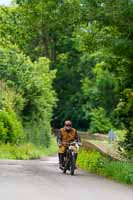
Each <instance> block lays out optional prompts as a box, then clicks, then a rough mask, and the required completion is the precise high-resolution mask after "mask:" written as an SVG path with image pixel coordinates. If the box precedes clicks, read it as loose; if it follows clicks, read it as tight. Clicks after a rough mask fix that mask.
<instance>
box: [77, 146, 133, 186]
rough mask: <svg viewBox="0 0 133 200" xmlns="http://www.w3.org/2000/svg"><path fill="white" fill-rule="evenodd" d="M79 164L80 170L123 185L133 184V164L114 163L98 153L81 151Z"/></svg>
mask: <svg viewBox="0 0 133 200" xmlns="http://www.w3.org/2000/svg"><path fill="white" fill-rule="evenodd" d="M77 164H78V165H79V167H80V168H82V169H84V170H86V171H88V172H91V173H96V174H98V175H102V176H105V177H108V178H110V179H113V180H116V181H118V182H121V183H126V184H133V163H129V162H122V161H113V160H110V159H109V158H106V157H104V156H103V155H101V154H100V153H99V152H97V151H90V150H89V151H88V150H83V149H82V150H80V152H79V155H78V160H77Z"/></svg>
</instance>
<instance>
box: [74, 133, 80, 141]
mask: <svg viewBox="0 0 133 200" xmlns="http://www.w3.org/2000/svg"><path fill="white" fill-rule="evenodd" d="M75 139H76V142H78V143H81V139H80V136H79V135H78V133H77V131H76V138H75Z"/></svg>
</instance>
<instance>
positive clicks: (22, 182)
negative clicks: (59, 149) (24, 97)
mask: <svg viewBox="0 0 133 200" xmlns="http://www.w3.org/2000/svg"><path fill="white" fill-rule="evenodd" d="M0 200H133V187H132V186H126V185H122V184H119V183H116V182H114V181H110V180H107V179H105V178H103V177H99V176H96V175H92V174H88V173H86V172H83V171H81V170H77V171H76V175H75V176H70V175H69V174H66V175H65V174H62V173H61V171H60V170H59V169H58V164H57V158H56V157H50V158H49V157H48V158H43V159H40V160H31V161H11V160H9V161H7V160H3V161H0Z"/></svg>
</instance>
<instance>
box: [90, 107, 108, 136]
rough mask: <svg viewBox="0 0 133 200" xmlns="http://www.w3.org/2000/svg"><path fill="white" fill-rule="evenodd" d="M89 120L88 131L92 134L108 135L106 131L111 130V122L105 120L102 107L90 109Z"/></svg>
mask: <svg viewBox="0 0 133 200" xmlns="http://www.w3.org/2000/svg"><path fill="white" fill-rule="evenodd" d="M90 119H91V122H90V130H91V131H92V132H101V133H108V131H109V130H110V129H111V128H112V124H111V121H110V119H109V118H107V116H106V112H105V110H104V109H103V108H102V107H99V108H98V109H92V110H91V113H90Z"/></svg>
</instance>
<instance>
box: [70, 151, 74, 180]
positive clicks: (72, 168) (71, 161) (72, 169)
mask: <svg viewBox="0 0 133 200" xmlns="http://www.w3.org/2000/svg"><path fill="white" fill-rule="evenodd" d="M74 171H75V154H74V153H72V155H71V159H70V174H71V176H73V175H74Z"/></svg>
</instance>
